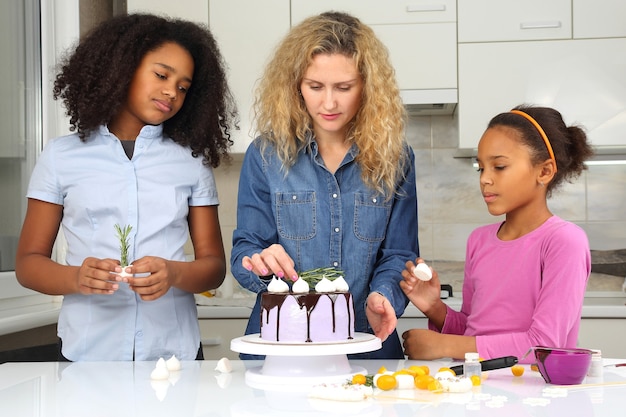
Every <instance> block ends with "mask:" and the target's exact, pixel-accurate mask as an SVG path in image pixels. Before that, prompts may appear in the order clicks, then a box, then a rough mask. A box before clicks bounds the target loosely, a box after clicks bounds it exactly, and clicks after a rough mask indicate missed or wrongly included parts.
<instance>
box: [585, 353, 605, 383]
mask: <svg viewBox="0 0 626 417" xmlns="http://www.w3.org/2000/svg"><path fill="white" fill-rule="evenodd" d="M592 352H593V353H592V354H591V364H590V365H589V370H588V371H587V376H590V377H592V378H597V377H601V376H602V370H603V369H602V351H601V350H600V349H592Z"/></svg>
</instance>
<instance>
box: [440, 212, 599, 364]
mask: <svg viewBox="0 0 626 417" xmlns="http://www.w3.org/2000/svg"><path fill="white" fill-rule="evenodd" d="M500 225H501V224H500V223H498V224H492V225H488V226H483V227H480V228H478V229H476V230H474V231H473V232H472V234H471V235H470V237H469V239H468V243H467V253H466V263H465V277H464V281H463V304H462V307H461V311H455V310H453V309H451V308H450V307H448V311H447V315H446V319H445V322H444V326H443V328H442V329H441V332H442V333H449V334H461V335H466V336H476V347H477V349H478V353H479V355H480V356H481V357H482V358H485V359H488V358H495V357H500V356H508V355H513V356H517V357H519V358H522V357H523V356H524V354H525V353H526V352H527V351H528V349H529V348H530V347H532V346H539V345H543V346H550V347H575V346H576V344H577V339H578V330H579V327H580V316H581V311H582V305H583V298H584V294H585V289H586V285H587V279H588V278H589V273H590V272H591V256H590V252H589V242H588V240H587V236H586V234H585V232H584V231H583V230H582V229H581V228H580V227H578V226H576V225H575V224H573V223H570V222H567V221H564V220H562V219H560V218H559V217H557V216H552V217H551V218H549V219H548V220H547V221H546V222H545V223H544V224H542V225H541V226H540V227H539V228H537V229H536V230H534V231H532V232H530V233H528V234H526V235H524V236H522V237H520V238H518V239H515V240H511V241H502V240H500V239H498V237H497V236H496V234H497V232H498V229H499V227H500ZM430 328H431V329H433V330H437V329H436V328H434V326H433V325H432V324H431V325H430ZM533 360H534V357H532V355H530V356H528V357H527V358H526V360H525V361H524V362H532V361H533Z"/></svg>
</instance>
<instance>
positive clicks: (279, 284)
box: [267, 275, 289, 293]
mask: <svg viewBox="0 0 626 417" xmlns="http://www.w3.org/2000/svg"><path fill="white" fill-rule="evenodd" d="M267 290H268V291H269V292H279V293H285V292H289V285H287V283H286V282H285V281H283V280H282V279H280V278H278V277H276V275H274V276H273V277H272V280H271V281H270V283H269V284H268V285H267Z"/></svg>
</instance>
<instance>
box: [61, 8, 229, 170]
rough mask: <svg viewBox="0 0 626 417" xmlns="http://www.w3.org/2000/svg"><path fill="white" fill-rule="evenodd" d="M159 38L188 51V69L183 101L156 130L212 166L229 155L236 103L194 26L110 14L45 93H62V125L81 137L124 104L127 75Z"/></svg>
mask: <svg viewBox="0 0 626 417" xmlns="http://www.w3.org/2000/svg"><path fill="white" fill-rule="evenodd" d="M166 42H174V43H176V44H178V45H180V46H182V47H183V48H184V49H186V50H187V51H189V53H190V54H191V56H192V57H193V61H194V75H193V83H192V85H191V87H190V88H189V91H188V92H187V94H186V98H185V103H184V104H183V106H182V108H181V109H180V111H179V112H178V113H177V114H176V115H175V116H174V117H172V118H171V119H169V120H167V121H166V122H164V123H163V131H164V133H165V134H166V135H168V136H169V137H171V138H172V139H173V140H174V141H175V142H176V143H178V144H180V145H182V146H189V147H190V148H191V150H192V155H193V156H194V157H197V156H199V155H202V156H203V158H204V163H205V164H207V165H211V166H212V167H214V168H215V167H217V166H219V164H220V162H221V161H223V160H229V159H230V156H229V154H228V151H229V149H230V146H231V145H232V143H233V141H232V139H231V138H230V131H231V129H232V128H236V127H237V109H236V106H235V103H234V99H233V96H232V94H231V92H230V89H229V88H228V84H227V81H226V71H225V63H224V62H223V59H222V56H221V54H220V52H219V49H218V46H217V43H216V42H215V39H214V38H213V35H212V34H211V32H210V31H209V30H208V29H207V28H205V27H203V26H201V25H199V24H196V23H192V22H189V21H185V20H179V19H169V18H165V17H160V16H155V15H150V14H130V15H120V16H116V17H113V18H112V19H109V20H107V21H105V22H103V23H102V24H100V25H99V26H98V27H96V28H95V29H93V30H92V31H91V32H90V33H89V34H88V35H87V36H86V37H85V38H83V39H81V41H80V42H79V43H78V45H77V46H76V47H75V49H74V50H73V51H72V52H71V54H70V55H69V56H66V57H64V58H63V60H62V62H61V70H60V72H59V73H58V74H57V76H56V80H55V82H54V90H53V97H54V99H58V98H61V99H63V102H64V104H65V107H66V109H67V115H68V116H69V117H70V125H71V126H70V130H71V131H77V132H78V134H79V136H80V138H81V140H83V141H84V140H85V138H86V136H88V135H89V134H90V132H92V131H94V129H97V128H98V126H100V125H103V124H107V123H109V122H110V121H111V119H112V118H113V117H114V115H115V114H116V113H117V112H118V111H119V110H120V108H121V106H122V105H123V104H124V103H125V102H126V99H127V93H128V88H129V86H130V83H131V80H132V77H133V75H134V74H135V71H136V69H137V68H138V66H139V64H140V63H141V60H142V59H143V57H144V56H145V55H146V53H148V52H151V51H154V50H155V49H157V48H159V47H160V46H161V45H163V44H164V43H166Z"/></svg>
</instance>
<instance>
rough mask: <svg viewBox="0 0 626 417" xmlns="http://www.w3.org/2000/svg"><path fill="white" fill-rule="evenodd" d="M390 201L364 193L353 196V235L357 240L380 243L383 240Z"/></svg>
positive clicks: (389, 211)
mask: <svg viewBox="0 0 626 417" xmlns="http://www.w3.org/2000/svg"><path fill="white" fill-rule="evenodd" d="M390 213H391V201H385V199H384V198H382V197H374V196H371V195H368V194H364V193H355V194H354V234H355V236H356V237H357V238H358V239H359V240H363V241H366V242H380V241H382V240H383V239H385V234H386V232H387V222H388V221H389V215H390Z"/></svg>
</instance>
